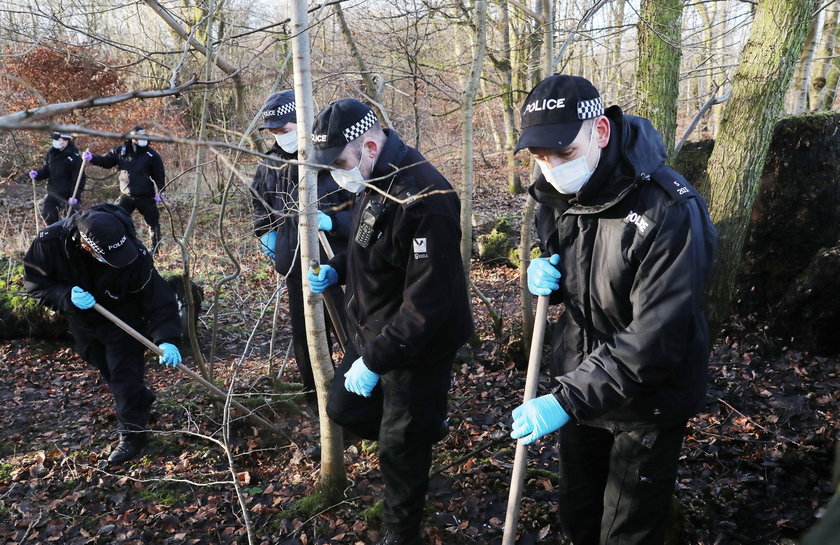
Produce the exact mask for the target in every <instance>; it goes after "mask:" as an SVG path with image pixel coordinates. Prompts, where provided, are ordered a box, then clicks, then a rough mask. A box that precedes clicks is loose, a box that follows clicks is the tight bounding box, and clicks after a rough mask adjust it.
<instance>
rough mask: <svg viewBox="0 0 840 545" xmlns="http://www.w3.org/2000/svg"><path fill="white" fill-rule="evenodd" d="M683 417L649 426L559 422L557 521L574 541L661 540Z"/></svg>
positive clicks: (635, 544) (649, 543)
mask: <svg viewBox="0 0 840 545" xmlns="http://www.w3.org/2000/svg"><path fill="white" fill-rule="evenodd" d="M684 432H685V422H683V423H681V424H679V425H677V426H674V427H671V428H667V429H660V430H655V431H638V430H629V431H610V430H606V429H603V428H597V427H591V426H584V425H578V424H574V423H569V424H568V425H566V426H564V427H562V428H560V431H559V436H558V441H559V450H560V485H559V487H558V493H559V503H560V522H561V523H562V525H563V527H564V529H565V530H566V532H567V534H568V536H569V537H570V538H571V540H572V543H573V544H574V545H662V543H663V542H664V540H665V530H666V528H667V524H668V521H669V516H670V510H671V497H672V495H673V491H674V483H675V481H676V477H677V458H678V457H679V453H680V447H681V445H682V439H683V434H684Z"/></svg>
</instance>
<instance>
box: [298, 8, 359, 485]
mask: <svg viewBox="0 0 840 545" xmlns="http://www.w3.org/2000/svg"><path fill="white" fill-rule="evenodd" d="M308 29H309V24H308V20H307V15H306V0H295V1H294V2H292V35H293V36H294V38H293V39H292V53H293V58H294V73H295V107H296V109H297V124H298V131H297V134H298V149H300V150H301V153H300V154H299V155H300V158H301V160H302V161H307V160H308V159H309V157H311V155H312V141H311V139H310V134H311V133H312V120H313V119H314V117H315V115H314V111H313V106H312V72H311V66H310V59H309V30H308ZM299 179H300V184H299V186H298V195H299V199H300V204H299V210H300V224H299V239H300V254H301V266H302V268H303V270H306V269H307V266H308V265H307V264H308V263H309V262H310V260H312V259H315V260H316V261H317V260H318V259H319V256H320V252H319V250H318V235H317V225H318V221H317V203H318V185H317V184H318V181H317V170H316V169H314V168H312V167H309V166H307V165H305V164H302V165H301V166H300V178H299ZM303 290H304V297H305V298H306V305H305V309H304V314H305V318H306V341H307V344H308V345H309V358H310V360H311V361H312V374H313V375H314V378H315V390H316V392H317V396H318V410H319V413H320V429H321V475H320V478H319V480H318V489H319V491H320V492H321V493H323V494H324V495H325V496H326V497H328V498H331V499H336V498H338V497H339V496H340V494H341V491H342V489H343V488H344V487H345V486H346V483H347V474H346V471H345V468H344V454H343V451H342V440H341V428H339V427H338V426H337V425H336V424H335V423H333V421H332V420H330V419H329V417H328V416H327V392H328V391H329V385H330V382H331V381H332V378H333V375H334V371H333V366H332V360H331V359H330V354H329V350H328V349H327V328H326V324H325V322H324V306H323V305H322V304H321V296H320V295H316V294H313V293H311V292H310V291H309V283H308V282H304V286H303Z"/></svg>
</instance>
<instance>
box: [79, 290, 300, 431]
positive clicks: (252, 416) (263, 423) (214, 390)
mask: <svg viewBox="0 0 840 545" xmlns="http://www.w3.org/2000/svg"><path fill="white" fill-rule="evenodd" d="M93 309H94V310H95V311H97V312H98V313H99V314H101V315H103V316H105V317H106V318H107V319H109V320H110V321H111V322H113V323H114V324H115V325H116V326H117V327H119V328H120V329H122V330H123V331H125V332H126V333H128V334H129V335H131V336H132V337H134V338H135V339H137V340H138V341H140V343H141V344H143V345H145V346H146V348H148V349H149V350H151V351H152V352H154V353H155V354H157V355H158V356H162V355H163V350H161V349H160V347H159V346H158V345H156V344H155V343H153V342H152V341H150V340H149V339H147V338H146V337H145V336H143V334H141V333H140V332H139V331H137V330H136V329H134V328H133V327H131V326H130V325H128V324H127V323H125V322H124V321H122V320H121V319H119V318H118V317H117V316H115V315H114V314H113V313H112V312H111V311H109V310H108V309H106V308H105V307H103V306H102V305H100V304H99V303H96V304H94V305H93ZM176 367H177V368H178V369H180V370H181V372H183V373H184V374H186V375H187V376H189V377H190V378H192V379H193V380H194V381H196V382H198V383H199V384H201V385H202V386H204V387H205V388H206V389H207V390H208V391H209V392H210V393H211V394H213V395H215V396H216V397H219V398H221V399H223V400H225V399H227V393H225V392H223V391H222V390H220V389H219V388H218V387H217V386H216V385H215V384H213V383H212V382H210V381H208V380H205V378H204V377H202V376H201V375H199V374H198V373H196V372H195V371H193V370H192V369H190V368H188V367H187V366H185V365H184V364H183V363H179V364H178V365H177V366H176ZM230 404H231V405H233V406H234V407H236V408H237V409H239V410H240V411H242V412H243V413H244V414H245V415H246V416H247V418H248V419H249V420H251V421H252V422H253V423H254V424H256V425H258V426H260V427H262V428H265V429H267V430H269V431H272V432H274V433H278V434H281V435H284V434H282V433H281V432H280V430H279V428H277V426H275V425H274V424H272V423H271V422H269V421H268V420H265V419H264V418H263V417H261V416H260V415H258V414H256V413H255V412H253V411H252V410H250V409H248V408H247V407H245V406H244V405H242V404H241V403H239V402H238V401H236V400H235V399H231V400H230Z"/></svg>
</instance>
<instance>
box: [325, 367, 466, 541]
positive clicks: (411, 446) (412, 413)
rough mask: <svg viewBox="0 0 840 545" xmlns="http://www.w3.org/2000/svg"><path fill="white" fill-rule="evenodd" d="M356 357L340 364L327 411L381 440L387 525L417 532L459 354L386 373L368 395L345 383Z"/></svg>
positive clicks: (398, 530) (353, 429) (355, 430)
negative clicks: (353, 389) (434, 447)
mask: <svg viewBox="0 0 840 545" xmlns="http://www.w3.org/2000/svg"><path fill="white" fill-rule="evenodd" d="M357 358H358V356H357V355H356V354H354V353H352V351H349V353H348V354H347V355H346V356H345V358H344V361H343V362H342V364H341V365H340V366H339V367H338V369H336V373H335V378H334V379H333V382H332V384H331V385H330V397H329V401H328V404H327V414H328V415H329V416H330V418H331V419H332V420H333V421H334V422H335V423H337V424H339V425H341V426H342V427H344V428H346V429H347V430H348V431H350V432H352V433H355V434H356V435H358V436H359V437H362V438H364V439H370V440H378V441H379V465H380V469H381V471H382V478H383V480H384V482H385V497H384V501H383V511H384V513H383V515H384V517H383V518H384V522H385V527H386V528H387V529H388V530H390V531H391V532H394V533H397V534H400V535H406V536H415V535H419V532H420V522H421V521H422V519H423V506H424V504H425V502H426V491H427V490H428V487H429V468H430V467H431V465H432V445H433V444H434V443H436V442H437V441H439V440H440V439H442V438H443V436H445V432H442V430H443V429H444V427H443V426H444V420H445V419H446V402H447V392H448V391H449V386H450V384H451V380H452V378H451V377H452V363H453V361H454V360H455V354H454V353H452V354H449V355H446V356H443V357H440V358H439V359H437V360H435V361H428V362H427V363H425V362H424V365H423V367H413V368H406V369H395V370H393V371H389V372H388V373H385V374H384V375H382V376H381V378H380V379H379V383H378V384H377V385H376V387H375V388H374V389H373V391H372V392H371V397H369V398H366V397H362V396H359V395H356V394H354V393H351V392H348V391H347V390H346V389H345V388H344V374H345V373H347V371H348V370H349V369H350V367H351V366H352V365H353V362H354V361H355V360H356V359H357Z"/></svg>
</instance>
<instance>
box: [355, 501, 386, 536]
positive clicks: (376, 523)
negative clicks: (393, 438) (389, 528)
mask: <svg viewBox="0 0 840 545" xmlns="http://www.w3.org/2000/svg"><path fill="white" fill-rule="evenodd" d="M359 518H361V519H362V520H364V521H365V522H367V523H368V526H370V527H371V528H373V529H374V530H379V529H380V528H382V520H383V506H382V500H379V501H377V502H376V503H374V504H373V505H371V506H370V507H368V508H367V509H365V510H363V511H362V512H361V513H359Z"/></svg>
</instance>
